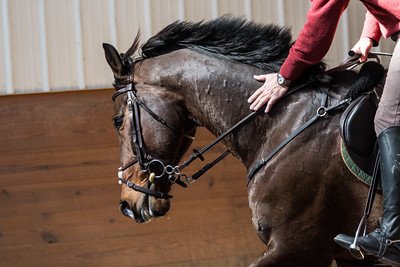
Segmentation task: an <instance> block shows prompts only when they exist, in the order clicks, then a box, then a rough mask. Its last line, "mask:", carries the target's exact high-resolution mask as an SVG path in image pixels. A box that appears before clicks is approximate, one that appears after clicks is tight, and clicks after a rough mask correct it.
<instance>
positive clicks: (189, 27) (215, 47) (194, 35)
mask: <svg viewBox="0 0 400 267" xmlns="http://www.w3.org/2000/svg"><path fill="white" fill-rule="evenodd" d="M292 45H293V40H292V35H291V32H290V28H287V27H282V26H278V25H274V24H268V25H264V24H259V23H255V22H252V21H248V20H246V19H244V18H238V17H233V16H222V17H218V18H216V19H213V20H210V21H207V22H204V21H201V22H196V23H195V22H189V21H176V22H173V23H171V24H170V25H168V26H167V27H165V28H164V29H162V30H161V31H160V32H158V33H157V34H156V35H154V36H153V37H151V38H150V39H149V40H148V41H147V42H146V43H145V44H144V45H143V46H142V55H141V56H142V58H143V59H145V58H151V57H155V56H159V55H163V54H166V53H169V52H172V51H175V50H178V49H182V48H188V49H192V50H195V51H197V52H199V53H203V54H207V55H211V56H213V57H218V58H222V59H225V60H231V61H238V62H241V63H245V64H248V65H250V66H255V67H258V68H260V69H262V70H264V71H265V72H266V73H270V72H278V71H279V69H280V66H281V65H282V64H283V62H284V60H285V59H286V57H287V55H288V53H289V49H290V47H291V46H292ZM324 70H325V64H324V63H322V62H321V63H320V64H317V65H315V66H313V67H311V68H309V70H308V71H307V72H306V73H304V75H303V79H302V80H308V81H309V82H314V81H320V82H327V81H328V80H329V79H328V77H327V76H326V75H324V74H323V73H324Z"/></svg>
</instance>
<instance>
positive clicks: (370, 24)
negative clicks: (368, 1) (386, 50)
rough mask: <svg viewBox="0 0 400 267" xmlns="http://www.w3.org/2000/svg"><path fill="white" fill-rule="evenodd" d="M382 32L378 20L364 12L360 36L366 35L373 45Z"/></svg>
mask: <svg viewBox="0 0 400 267" xmlns="http://www.w3.org/2000/svg"><path fill="white" fill-rule="evenodd" d="M381 36H382V33H381V30H380V28H379V22H378V21H377V20H376V18H375V17H374V16H373V15H372V14H371V13H370V12H369V11H367V13H366V14H365V21H364V28H363V31H362V33H361V37H368V38H370V39H371V40H372V41H373V42H374V46H378V44H379V40H380V39H381Z"/></svg>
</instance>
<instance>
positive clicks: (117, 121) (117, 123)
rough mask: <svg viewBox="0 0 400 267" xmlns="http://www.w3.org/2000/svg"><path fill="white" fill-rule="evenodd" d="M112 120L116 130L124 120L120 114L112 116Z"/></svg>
mask: <svg viewBox="0 0 400 267" xmlns="http://www.w3.org/2000/svg"><path fill="white" fill-rule="evenodd" d="M113 122H114V127H115V129H116V130H117V131H118V130H119V129H120V128H121V126H122V123H123V122H124V118H123V117H122V116H115V117H114V118H113Z"/></svg>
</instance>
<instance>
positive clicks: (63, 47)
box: [46, 0, 83, 91]
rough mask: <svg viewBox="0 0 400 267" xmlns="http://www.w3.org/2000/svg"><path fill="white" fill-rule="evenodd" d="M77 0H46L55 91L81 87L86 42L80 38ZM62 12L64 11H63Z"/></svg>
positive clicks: (49, 47) (51, 78)
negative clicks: (80, 51) (80, 54)
mask: <svg viewBox="0 0 400 267" xmlns="http://www.w3.org/2000/svg"><path fill="white" fill-rule="evenodd" d="M74 12H75V10H74V1H70V0H58V1H52V0H47V1H46V22H47V23H46V30H47V35H46V36H47V52H48V66H49V85H50V88H51V90H52V91H60V90H72V89H76V88H80V87H81V85H80V83H82V81H81V82H80V77H79V70H80V69H81V70H82V64H83V62H82V58H80V57H79V56H78V52H79V50H81V49H82V45H81V43H80V42H79V39H78V40H77V38H76V34H77V33H76V29H77V28H79V27H80V23H79V21H76V20H74ZM61 13H62V14H63V15H61Z"/></svg>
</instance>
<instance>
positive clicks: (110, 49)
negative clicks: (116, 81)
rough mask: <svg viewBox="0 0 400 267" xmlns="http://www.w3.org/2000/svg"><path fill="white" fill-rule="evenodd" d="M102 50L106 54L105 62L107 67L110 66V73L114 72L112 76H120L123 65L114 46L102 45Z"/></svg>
mask: <svg viewBox="0 0 400 267" xmlns="http://www.w3.org/2000/svg"><path fill="white" fill-rule="evenodd" d="M103 49H104V52H105V54H106V60H107V63H108V65H110V67H111V69H112V71H113V72H114V75H116V76H122V70H123V67H124V65H123V63H122V59H121V56H120V55H119V53H118V51H117V49H115V47H114V46H112V45H110V44H107V43H103Z"/></svg>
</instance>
